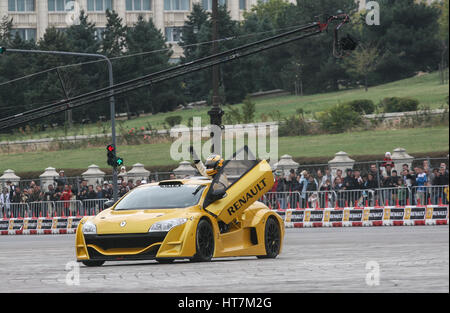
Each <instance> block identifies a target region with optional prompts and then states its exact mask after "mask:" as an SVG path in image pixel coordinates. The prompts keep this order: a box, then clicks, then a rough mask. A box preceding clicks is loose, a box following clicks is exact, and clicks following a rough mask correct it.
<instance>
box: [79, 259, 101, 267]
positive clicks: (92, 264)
mask: <svg viewBox="0 0 450 313" xmlns="http://www.w3.org/2000/svg"><path fill="white" fill-rule="evenodd" d="M81 263H83V264H84V265H86V266H89V267H95V266H102V265H103V263H105V261H92V260H88V261H81Z"/></svg>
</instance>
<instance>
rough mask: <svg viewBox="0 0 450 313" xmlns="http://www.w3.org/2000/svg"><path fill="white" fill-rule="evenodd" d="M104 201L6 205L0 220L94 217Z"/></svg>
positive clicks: (1, 211)
mask: <svg viewBox="0 0 450 313" xmlns="http://www.w3.org/2000/svg"><path fill="white" fill-rule="evenodd" d="M106 201H109V199H88V200H83V201H80V200H68V201H39V202H30V203H7V204H5V205H4V206H3V207H0V214H1V216H0V218H3V217H6V218H12V217H15V218H20V217H22V218H24V217H47V216H48V217H54V216H86V215H96V214H98V213H100V212H101V211H102V210H103V205H104V203H105V202H106Z"/></svg>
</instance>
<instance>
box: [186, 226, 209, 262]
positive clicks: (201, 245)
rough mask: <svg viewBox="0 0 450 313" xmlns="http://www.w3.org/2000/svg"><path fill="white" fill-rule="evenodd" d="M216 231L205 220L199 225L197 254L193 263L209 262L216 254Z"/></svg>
mask: <svg viewBox="0 0 450 313" xmlns="http://www.w3.org/2000/svg"><path fill="white" fill-rule="evenodd" d="M214 245H215V242H214V230H213V228H212V226H211V224H210V223H209V221H208V220H206V219H203V220H200V222H199V223H198V225H197V231H196V234H195V249H196V253H195V255H194V257H193V258H192V259H191V261H193V262H209V261H211V259H212V257H213V254H214Z"/></svg>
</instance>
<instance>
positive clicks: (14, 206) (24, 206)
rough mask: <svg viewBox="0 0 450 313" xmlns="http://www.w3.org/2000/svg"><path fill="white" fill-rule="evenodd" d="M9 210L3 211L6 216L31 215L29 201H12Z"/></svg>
mask: <svg viewBox="0 0 450 313" xmlns="http://www.w3.org/2000/svg"><path fill="white" fill-rule="evenodd" d="M7 211H8V212H5V210H4V212H3V216H6V217H27V216H28V217H31V211H30V206H29V205H28V203H10V204H9V210H7Z"/></svg>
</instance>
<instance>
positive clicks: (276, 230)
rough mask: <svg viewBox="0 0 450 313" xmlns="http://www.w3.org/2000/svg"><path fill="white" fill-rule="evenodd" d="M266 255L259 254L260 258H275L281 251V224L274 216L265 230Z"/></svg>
mask: <svg viewBox="0 0 450 313" xmlns="http://www.w3.org/2000/svg"><path fill="white" fill-rule="evenodd" d="M264 243H265V247H266V255H259V256H258V258H259V259H274V258H276V257H277V255H278V253H280V246H281V232H280V225H279V224H278V222H277V221H276V220H275V218H273V217H269V218H268V219H267V222H266V227H265V231H264Z"/></svg>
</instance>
